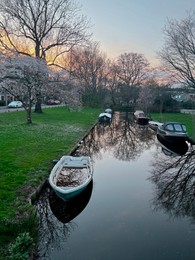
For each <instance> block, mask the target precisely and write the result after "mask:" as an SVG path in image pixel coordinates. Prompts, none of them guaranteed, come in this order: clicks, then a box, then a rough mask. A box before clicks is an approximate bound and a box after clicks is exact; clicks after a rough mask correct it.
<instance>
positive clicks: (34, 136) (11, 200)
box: [0, 107, 100, 248]
mask: <svg viewBox="0 0 195 260" xmlns="http://www.w3.org/2000/svg"><path fill="white" fill-rule="evenodd" d="M43 112H44V113H42V114H37V113H33V117H32V120H33V124H32V125H28V124H26V113H25V111H20V112H19V111H16V112H10V113H0V153H1V160H0V248H1V245H3V244H4V243H5V242H8V241H9V240H11V238H13V229H14V226H13V223H16V225H15V227H16V229H17V230H18V228H17V226H18V220H19V222H20V221H24V219H25V217H24V219H23V218H22V216H25V215H26V212H27V211H29V212H30V211H31V210H33V209H32V208H31V207H30V206H29V204H28V203H27V198H28V196H29V195H30V194H31V193H32V192H33V191H34V190H35V189H36V187H37V186H38V185H40V184H41V183H42V182H43V181H44V180H45V179H46V178H47V177H48V175H49V171H50V169H51V168H52V167H53V165H52V163H51V162H52V160H53V159H58V158H60V157H61V156H62V155H64V154H69V153H70V151H71V150H72V149H73V147H74V146H75V145H76V144H77V142H79V141H80V140H81V139H82V137H83V136H84V135H85V134H86V132H87V131H88V130H89V129H90V128H91V127H92V126H93V124H94V123H95V121H96V120H97V117H98V115H99V112H100V110H99V109H87V108H84V109H82V110H81V111H79V112H77V111H72V112H69V111H68V110H67V109H66V108H65V107H55V108H47V109H43ZM10 219H12V221H11V223H12V225H11V230H10V224H9V225H5V222H6V223H10ZM25 221H26V220H25ZM10 231H11V232H10ZM18 232H19V231H18ZM16 233H17V232H16Z"/></svg>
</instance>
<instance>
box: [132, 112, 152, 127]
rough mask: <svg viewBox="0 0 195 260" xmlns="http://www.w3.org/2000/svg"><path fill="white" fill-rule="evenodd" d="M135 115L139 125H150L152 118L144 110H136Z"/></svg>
mask: <svg viewBox="0 0 195 260" xmlns="http://www.w3.org/2000/svg"><path fill="white" fill-rule="evenodd" d="M134 116H135V121H136V123H137V124H138V125H142V126H146V125H148V122H149V120H150V118H149V117H148V116H147V115H146V114H145V113H144V112H143V111H142V110H137V111H135V113H134Z"/></svg>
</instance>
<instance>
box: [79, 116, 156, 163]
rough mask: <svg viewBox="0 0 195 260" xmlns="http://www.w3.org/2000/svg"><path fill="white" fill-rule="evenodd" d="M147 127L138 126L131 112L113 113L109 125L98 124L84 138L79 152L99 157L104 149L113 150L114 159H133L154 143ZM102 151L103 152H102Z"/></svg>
mask: <svg viewBox="0 0 195 260" xmlns="http://www.w3.org/2000/svg"><path fill="white" fill-rule="evenodd" d="M154 137H155V135H154V133H153V132H152V131H150V129H148V127H142V128H139V127H138V126H137V125H136V124H135V123H134V122H133V114H131V113H115V114H114V117H113V120H112V123H111V124H110V125H101V124H98V125H97V126H96V127H95V128H94V129H93V131H91V132H90V133H89V135H88V136H87V137H86V138H85V140H84V142H83V145H82V146H81V147H80V149H79V154H82V155H89V156H91V157H92V158H93V157H95V158H101V157H102V156H103V154H104V151H107V150H110V151H113V153H114V156H115V158H116V159H119V160H123V161H127V160H128V161H129V160H134V159H136V158H137V157H139V156H140V155H141V153H142V152H143V151H144V150H146V149H149V148H150V147H151V145H152V144H153V143H154ZM102 152H103V153H102Z"/></svg>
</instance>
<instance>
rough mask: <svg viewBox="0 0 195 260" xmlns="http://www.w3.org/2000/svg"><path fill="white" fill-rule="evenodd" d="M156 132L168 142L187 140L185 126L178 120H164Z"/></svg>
mask: <svg viewBox="0 0 195 260" xmlns="http://www.w3.org/2000/svg"><path fill="white" fill-rule="evenodd" d="M157 134H158V135H159V136H160V137H161V138H163V139H165V140H166V141H169V142H178V141H188V140H189V136H188V133H187V131H186V126H185V125H184V124H182V123H179V122H166V123H164V124H162V125H160V126H159V127H158V129H157Z"/></svg>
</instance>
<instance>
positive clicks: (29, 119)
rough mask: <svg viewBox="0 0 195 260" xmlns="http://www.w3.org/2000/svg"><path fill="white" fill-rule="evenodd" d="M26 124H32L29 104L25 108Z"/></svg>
mask: <svg viewBox="0 0 195 260" xmlns="http://www.w3.org/2000/svg"><path fill="white" fill-rule="evenodd" d="M26 112H27V124H32V109H31V105H30V106H29V107H28V108H27V111H26Z"/></svg>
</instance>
